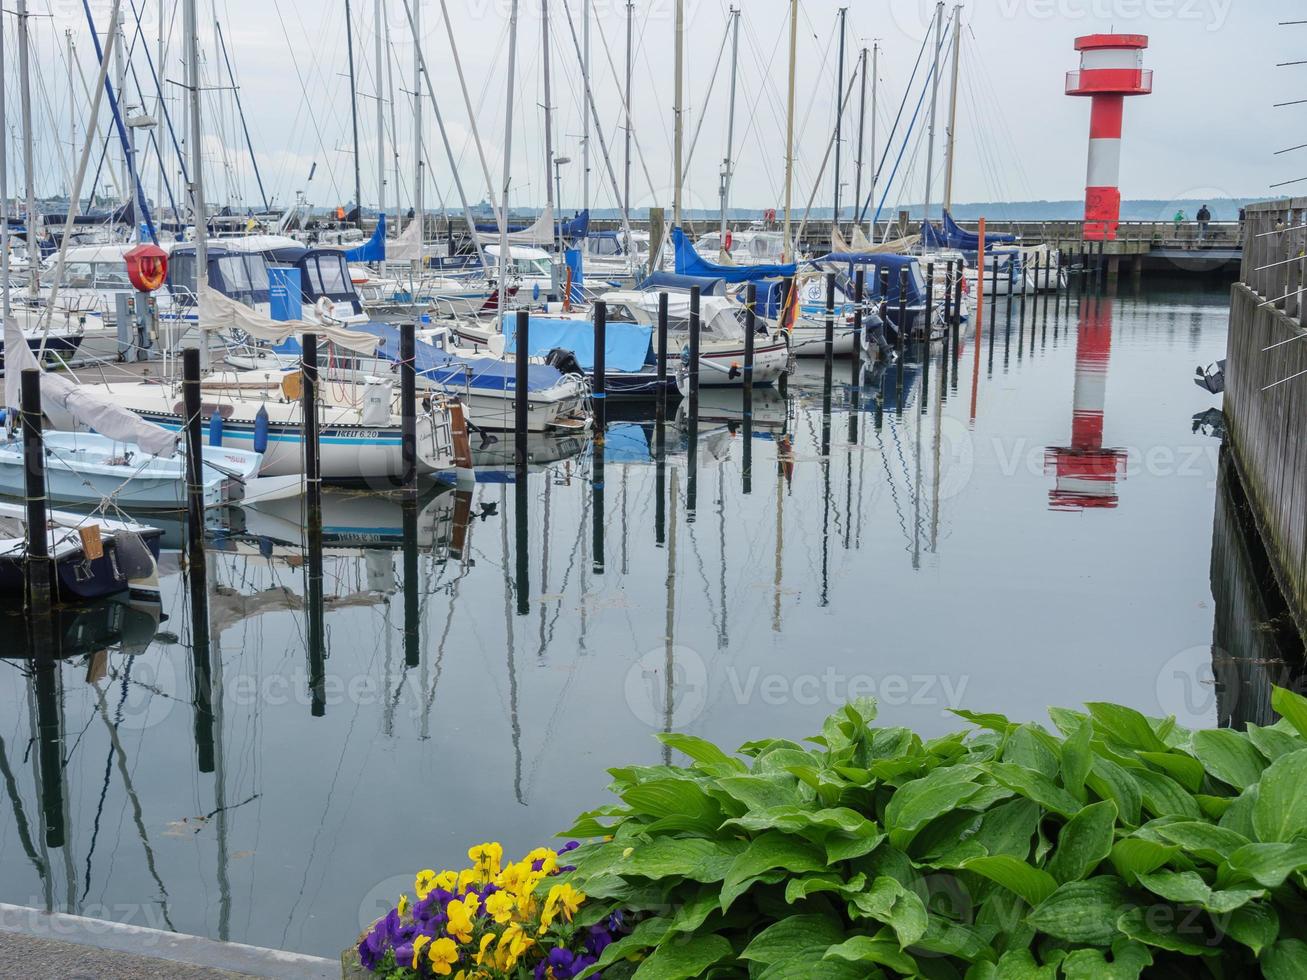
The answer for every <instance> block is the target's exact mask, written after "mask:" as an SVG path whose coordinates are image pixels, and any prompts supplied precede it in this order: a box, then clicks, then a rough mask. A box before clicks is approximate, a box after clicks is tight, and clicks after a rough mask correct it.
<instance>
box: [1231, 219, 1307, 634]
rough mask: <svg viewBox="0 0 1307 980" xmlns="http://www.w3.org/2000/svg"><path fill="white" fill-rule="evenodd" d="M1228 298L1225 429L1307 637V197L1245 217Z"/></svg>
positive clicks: (1269, 549) (1284, 588)
mask: <svg viewBox="0 0 1307 980" xmlns="http://www.w3.org/2000/svg"><path fill="white" fill-rule="evenodd" d="M1245 229H1246V241H1247V245H1246V247H1245V249H1244V253H1243V268H1242V272H1241V274H1240V281H1239V282H1237V283H1235V285H1234V287H1233V289H1232V291H1231V303H1230V334H1229V342H1228V348H1227V354H1226V369H1225V416H1226V430H1227V432H1228V433H1229V436H1230V443H1231V446H1232V448H1233V450H1234V458H1235V462H1236V464H1237V465H1238V468H1239V473H1240V477H1241V480H1242V482H1243V484H1244V488H1245V490H1246V492H1247V495H1248V498H1249V500H1250V502H1251V504H1252V509H1253V512H1254V514H1255V515H1256V518H1257V522H1258V524H1259V526H1260V527H1261V529H1262V532H1263V538H1264V539H1265V544H1266V550H1267V553H1268V555H1269V557H1270V560H1271V564H1272V567H1273V568H1274V570H1275V574H1276V578H1277V579H1278V580H1279V583H1280V588H1281V590H1282V591H1283V592H1284V594H1285V596H1286V598H1287V599H1288V601H1289V605H1290V607H1291V610H1292V612H1293V615H1294V617H1295V619H1296V620H1297V624H1298V628H1299V630H1300V631H1301V632H1302V633H1303V634H1304V635H1305V636H1307V439H1304V435H1305V434H1307V429H1305V427H1304V415H1305V414H1307V329H1304V323H1305V322H1307V321H1305V320H1304V312H1305V310H1304V304H1303V288H1304V279H1305V277H1307V257H1305V255H1304V252H1307V198H1296V199H1294V200H1286V201H1275V202H1269V203H1265V204H1258V205H1254V206H1252V207H1250V208H1248V209H1247V213H1246V220H1245Z"/></svg>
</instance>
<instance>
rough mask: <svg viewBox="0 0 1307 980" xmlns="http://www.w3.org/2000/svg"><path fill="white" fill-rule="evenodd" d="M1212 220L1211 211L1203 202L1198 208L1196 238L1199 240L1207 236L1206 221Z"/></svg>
mask: <svg viewBox="0 0 1307 980" xmlns="http://www.w3.org/2000/svg"><path fill="white" fill-rule="evenodd" d="M1211 220H1212V212H1211V211H1209V210H1208V209H1207V205H1206V204H1204V205H1203V206H1202V207H1201V208H1199V209H1198V240H1199V241H1200V242H1201V241H1202V240H1203V239H1204V238H1206V237H1207V223H1208V222H1209V221H1211Z"/></svg>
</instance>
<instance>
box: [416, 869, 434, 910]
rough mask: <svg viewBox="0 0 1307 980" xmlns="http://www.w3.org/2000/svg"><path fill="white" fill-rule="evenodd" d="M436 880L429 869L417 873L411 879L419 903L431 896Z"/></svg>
mask: <svg viewBox="0 0 1307 980" xmlns="http://www.w3.org/2000/svg"><path fill="white" fill-rule="evenodd" d="M436 880H437V879H436V873H435V872H434V871H432V870H431V869H430V868H427V869H425V870H423V871H419V872H418V874H417V877H416V878H414V879H413V890H414V891H415V892H417V896H418V901H419V902H420V901H422V899H424V898H426V897H427V896H428V895H429V894H431V889H433V888H435V887H436Z"/></svg>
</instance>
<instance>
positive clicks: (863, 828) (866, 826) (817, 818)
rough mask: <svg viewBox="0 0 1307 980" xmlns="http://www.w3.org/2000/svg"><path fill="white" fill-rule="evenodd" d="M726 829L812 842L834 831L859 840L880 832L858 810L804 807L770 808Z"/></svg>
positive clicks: (728, 823)
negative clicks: (786, 835)
mask: <svg viewBox="0 0 1307 980" xmlns="http://www.w3.org/2000/svg"><path fill="white" fill-rule="evenodd" d="M722 826H723V827H739V828H741V829H742V830H747V831H750V832H752V833H759V832H761V831H764V830H783V831H785V832H786V833H791V834H803V835H804V836H806V837H810V838H822V837H825V836H826V834H827V833H828V832H830V831H832V830H838V831H842V832H843V833H846V834H854V835H856V836H859V837H872V836H875V834H876V832H877V830H876V825H875V824H874V823H872V822H871V821H870V820H868V819H867V818H866V817H864V816H863V815H862V814H861V813H858V812H857V811H856V810H850V809H848V808H847V807H833V808H830V809H824V810H807V809H804V808H803V807H800V806H790V805H783V806H770V807H764V808H761V809H757V810H750V811H749V812H748V813H746V814H744V815H743V816H739V817H733V818H732V819H730V820H727V821H726V822H725V823H723V824H722Z"/></svg>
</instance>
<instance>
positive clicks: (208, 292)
mask: <svg viewBox="0 0 1307 980" xmlns="http://www.w3.org/2000/svg"><path fill="white" fill-rule="evenodd" d="M200 326H201V327H202V328H203V329H205V330H243V331H244V332H245V333H247V334H249V335H250V336H251V337H256V338H258V339H259V340H266V341H269V342H270V343H274V344H279V343H281V342H282V341H284V340H287V339H288V338H290V337H298V336H299V335H300V334H305V333H312V334H317V336H318V337H319V339H321V340H329V341H331V342H332V343H333V344H335V345H336V346H337V347H344V348H345V349H346V350H352V351H356V352H358V353H360V354H371V353H372V352H373V351H375V350H376V349H377V343H378V339H377V338H376V337H372V336H369V335H368V334H364V333H359V332H357V331H355V330H349V329H347V328H345V327H342V326H335V325H332V324H328V323H313V322H311V321H309V320H274V319H272V318H271V317H268V316H264V315H263V314H262V313H259V312H258V311H257V310H253V309H251V308H250V307H248V306H246V305H245V304H243V303H239V302H237V301H236V300H234V299H232V298H231V297H229V296H224V295H223V294H222V293H220V292H218V291H217V290H216V289H214V288H213V287H212V286H205V287H204V288H203V289H202V290H201V291H200Z"/></svg>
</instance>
